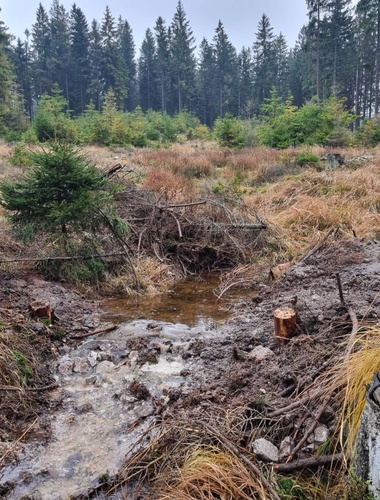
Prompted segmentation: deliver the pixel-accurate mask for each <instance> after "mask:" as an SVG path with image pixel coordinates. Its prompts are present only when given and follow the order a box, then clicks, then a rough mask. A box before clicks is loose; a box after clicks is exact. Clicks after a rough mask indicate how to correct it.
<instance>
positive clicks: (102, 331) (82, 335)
mask: <svg viewBox="0 0 380 500" xmlns="http://www.w3.org/2000/svg"><path fill="white" fill-rule="evenodd" d="M116 328H118V326H117V325H112V326H107V328H102V329H101V330H96V331H95V332H87V333H82V334H81V335H73V336H72V337H70V338H71V339H84V338H86V337H91V336H92V335H100V334H101V333H107V332H113V331H114V330H116Z"/></svg>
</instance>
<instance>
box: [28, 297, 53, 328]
mask: <svg viewBox="0 0 380 500" xmlns="http://www.w3.org/2000/svg"><path fill="white" fill-rule="evenodd" d="M29 314H30V316H31V318H33V319H48V320H49V323H52V322H53V320H54V309H53V308H52V306H51V305H50V304H49V303H48V302H40V301H35V302H31V303H30V304H29Z"/></svg>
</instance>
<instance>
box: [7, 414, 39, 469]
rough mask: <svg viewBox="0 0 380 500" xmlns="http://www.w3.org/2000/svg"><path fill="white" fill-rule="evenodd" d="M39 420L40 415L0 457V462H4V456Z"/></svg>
mask: <svg viewBox="0 0 380 500" xmlns="http://www.w3.org/2000/svg"><path fill="white" fill-rule="evenodd" d="M37 421H38V417H36V419H35V420H34V421H33V422H32V423H31V424H30V425H29V427H28V428H27V429H26V431H24V432H23V433H22V434H21V436H20V437H19V438H18V439H17V440H16V441H15V442H14V443H13V444H12V446H11V447H10V448H9V449H8V450H7V451H6V452H5V453H4V454H3V455H2V456H1V457H0V464H1V463H2V462H3V460H4V458H5V457H6V456H7V455H9V453H10V452H11V451H12V450H13V449H14V448H15V447H16V445H17V444H18V443H19V442H20V441H21V440H22V438H23V437H24V436H26V434H28V432H29V431H30V430H31V429H32V427H34V426H35V424H36V423H37Z"/></svg>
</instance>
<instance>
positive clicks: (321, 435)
mask: <svg viewBox="0 0 380 500" xmlns="http://www.w3.org/2000/svg"><path fill="white" fill-rule="evenodd" d="M328 437H329V429H328V427H327V426H326V425H318V427H316V429H315V431H314V443H315V444H316V445H317V446H318V445H321V444H323V443H325V442H326V441H327V439H328Z"/></svg>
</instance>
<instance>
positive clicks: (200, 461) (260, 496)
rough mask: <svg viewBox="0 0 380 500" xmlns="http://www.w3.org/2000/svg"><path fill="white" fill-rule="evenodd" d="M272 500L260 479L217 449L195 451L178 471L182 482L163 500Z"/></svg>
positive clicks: (228, 454) (241, 463) (240, 462)
mask: <svg viewBox="0 0 380 500" xmlns="http://www.w3.org/2000/svg"><path fill="white" fill-rule="evenodd" d="M174 498H175V499H176V500H194V499H197V500H211V499H212V498H220V499H234V500H254V499H257V500H265V499H268V500H269V498H270V497H269V496H268V493H267V491H266V490H265V488H264V486H263V485H262V483H261V481H260V479H259V478H258V477H255V476H254V475H253V474H252V471H250V470H249V469H248V468H247V467H246V465H245V464H244V463H243V462H242V461H241V460H240V459H239V458H238V457H237V456H235V455H233V454H232V453H229V452H225V451H222V450H220V449H219V448H218V447H216V446H211V445H208V446H204V445H198V446H195V447H193V448H191V449H190V450H189V452H188V455H187V457H186V458H185V461H184V463H183V465H182V467H180V469H179V470H178V479H177V480H176V481H175V483H174V484H173V485H170V486H168V488H167V489H166V491H164V492H163V493H161V495H160V496H159V500H172V499H174Z"/></svg>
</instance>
